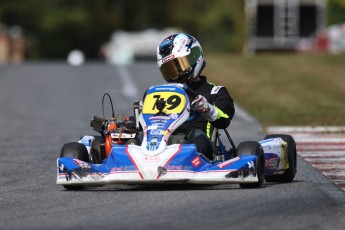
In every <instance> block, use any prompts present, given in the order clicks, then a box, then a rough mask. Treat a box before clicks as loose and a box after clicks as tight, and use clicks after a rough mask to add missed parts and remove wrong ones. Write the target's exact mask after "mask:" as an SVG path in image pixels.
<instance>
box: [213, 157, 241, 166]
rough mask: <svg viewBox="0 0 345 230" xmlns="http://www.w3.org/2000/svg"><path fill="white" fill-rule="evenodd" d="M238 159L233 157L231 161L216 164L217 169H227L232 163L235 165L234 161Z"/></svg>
mask: <svg viewBox="0 0 345 230" xmlns="http://www.w3.org/2000/svg"><path fill="white" fill-rule="evenodd" d="M239 159H240V158H239V157H235V158H233V159H230V160H227V161H224V162H222V163H220V164H218V165H217V166H218V168H224V167H227V166H229V165H232V164H233V163H235V162H236V161H238V160H239Z"/></svg>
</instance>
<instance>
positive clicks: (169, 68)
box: [159, 56, 192, 82]
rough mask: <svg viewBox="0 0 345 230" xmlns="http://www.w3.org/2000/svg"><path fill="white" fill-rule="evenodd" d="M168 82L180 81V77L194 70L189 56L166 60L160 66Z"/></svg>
mask: <svg viewBox="0 0 345 230" xmlns="http://www.w3.org/2000/svg"><path fill="white" fill-rule="evenodd" d="M159 69H160V71H161V73H162V75H163V77H164V79H165V80H166V81H167V82H180V81H179V77H181V76H183V75H185V73H187V72H190V71H191V70H192V66H191V65H190V63H189V61H188V58H187V56H184V57H177V58H174V59H173V60H171V61H169V62H166V63H164V64H162V65H161V67H160V68H159Z"/></svg>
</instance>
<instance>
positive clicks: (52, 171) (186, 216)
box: [0, 62, 345, 230]
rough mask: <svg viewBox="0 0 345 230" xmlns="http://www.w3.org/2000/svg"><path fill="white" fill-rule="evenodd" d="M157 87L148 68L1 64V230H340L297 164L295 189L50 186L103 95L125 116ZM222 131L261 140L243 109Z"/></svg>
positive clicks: (339, 194) (328, 193) (332, 199)
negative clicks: (64, 152)
mask: <svg viewBox="0 0 345 230" xmlns="http://www.w3.org/2000/svg"><path fill="white" fill-rule="evenodd" d="M162 82H163V81H162V79H161V78H160V77H159V72H158V70H157V68H156V65H155V63H151V62H142V63H138V64H136V65H133V66H128V67H121V68H120V67H114V66H110V65H105V64H103V63H90V64H87V65H85V66H82V67H71V66H68V65H66V64H65V63H62V62H61V63H60V62H55V63H51V62H50V63H26V64H22V65H10V66H2V67H0V108H1V110H0V229H77V228H82V229H95V228H99V229H154V228H156V229H163V228H164V229H257V230H258V229H345V218H344V217H345V213H344V212H345V196H344V192H343V191H342V190H341V189H339V188H338V187H337V186H335V185H334V184H333V183H332V182H330V181H329V180H328V179H327V178H326V177H325V176H323V175H322V174H321V173H320V172H319V171H317V170H316V169H314V168H312V167H311V166H310V165H309V164H307V163H306V162H305V161H304V160H303V159H300V158H299V159H298V172H297V176H296V178H295V180H294V182H293V183H288V184H279V183H265V184H264V186H263V187H262V188H260V189H240V188H239V186H238V185H224V186H162V187H157V186H155V187H150V186H123V185H115V186H107V187H103V188H98V189H89V190H85V191H79V192H75V191H66V190H64V189H63V188H62V187H61V186H57V185H55V180H56V158H57V157H58V155H59V151H60V149H61V147H62V145H63V144H64V143H66V142H70V141H75V140H77V139H78V138H79V137H80V136H82V135H84V134H96V133H95V132H94V131H92V129H91V128H90V127H89V120H90V118H91V117H92V116H93V115H102V110H101V98H102V96H103V93H104V92H108V93H109V94H110V95H111V96H112V98H113V101H114V105H115V108H116V111H117V112H118V113H121V114H128V113H129V111H131V110H132V107H131V104H132V103H131V101H133V100H139V99H140V97H141V94H142V93H143V92H144V89H146V88H147V87H148V86H150V85H152V84H158V83H162ZM234 87H235V86H234ZM230 91H231V89H230ZM238 111H240V110H238ZM109 112H110V110H106V113H108V114H109ZM230 132H231V134H232V136H233V138H234V140H235V143H236V144H238V143H239V142H240V141H244V140H260V139H263V138H264V133H263V131H262V130H261V127H260V125H259V124H258V123H257V122H256V121H255V119H252V118H251V117H250V116H248V115H247V114H246V113H245V112H239V113H238V115H237V116H236V118H235V120H234V121H233V123H232V124H231V128H230Z"/></svg>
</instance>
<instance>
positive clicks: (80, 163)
mask: <svg viewBox="0 0 345 230" xmlns="http://www.w3.org/2000/svg"><path fill="white" fill-rule="evenodd" d="M73 162H74V163H75V164H76V165H77V166H78V167H79V168H80V169H90V168H91V166H90V165H89V164H88V163H86V162H84V161H81V160H78V159H73Z"/></svg>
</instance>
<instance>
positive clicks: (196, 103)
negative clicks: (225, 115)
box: [191, 95, 218, 121]
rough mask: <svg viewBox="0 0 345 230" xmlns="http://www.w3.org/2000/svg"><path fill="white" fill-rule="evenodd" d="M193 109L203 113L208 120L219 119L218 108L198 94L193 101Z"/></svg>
mask: <svg viewBox="0 0 345 230" xmlns="http://www.w3.org/2000/svg"><path fill="white" fill-rule="evenodd" d="M191 106H192V109H193V110H195V111H197V112H199V113H201V115H202V116H203V117H204V118H205V119H206V120H208V121H215V120H216V119H217V114H218V112H217V110H216V108H215V107H214V106H213V105H211V104H210V103H208V101H207V99H206V98H205V97H204V96H202V95H198V96H197V97H196V98H195V99H194V100H193V101H192V103H191Z"/></svg>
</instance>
